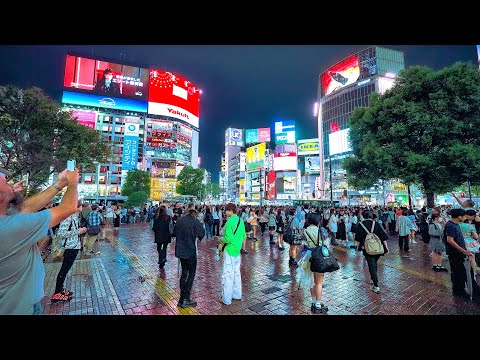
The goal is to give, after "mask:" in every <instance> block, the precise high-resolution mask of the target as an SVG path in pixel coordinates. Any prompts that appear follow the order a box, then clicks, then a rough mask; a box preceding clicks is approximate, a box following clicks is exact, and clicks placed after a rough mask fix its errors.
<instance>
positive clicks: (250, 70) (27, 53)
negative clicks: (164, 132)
mask: <svg viewBox="0 0 480 360" xmlns="http://www.w3.org/2000/svg"><path fill="white" fill-rule="evenodd" d="M368 46H369V45H128V46H123V45H93V46H88V45H21V46H15V45H0V85H8V84H13V85H16V86H19V87H22V88H25V87H30V86H37V87H40V88H42V89H44V90H45V91H46V93H47V94H49V95H50V96H51V97H52V98H54V99H55V100H57V101H58V102H60V101H61V95H62V85H63V70H64V66H65V65H64V61H65V55H66V54H67V52H72V53H75V54H78V55H80V56H82V55H83V56H85V57H94V58H95V57H98V58H102V59H105V60H110V61H112V62H117V63H123V64H127V65H136V66H141V67H149V66H151V67H158V68H160V69H166V70H167V71H172V72H174V73H178V74H179V75H181V76H184V77H185V78H187V79H188V80H190V81H191V82H193V83H194V84H195V85H197V86H198V87H200V88H201V89H202V91H203V94H202V95H201V100H200V149H199V155H200V156H201V157H202V164H201V166H202V167H205V168H206V169H207V170H208V171H210V172H211V173H212V181H213V182H218V173H219V171H220V157H221V154H222V152H223V150H224V134H225V129H226V128H227V127H238V128H257V127H271V128H272V131H273V124H274V122H275V121H278V120H295V121H296V127H297V139H302V138H311V137H317V126H316V122H315V119H314V117H313V103H314V102H315V101H316V98H317V87H318V76H319V74H320V73H321V72H322V71H324V70H326V69H327V68H328V67H330V66H331V65H334V64H335V63H336V62H338V61H340V60H342V59H343V58H345V57H347V56H349V55H351V54H353V53H355V52H357V51H359V50H361V49H364V48H366V47H368ZM381 46H384V47H388V48H392V49H396V50H400V51H403V52H404V53H405V62H406V66H407V67H408V66H412V65H426V66H429V67H431V68H434V69H441V68H443V67H446V66H449V65H451V64H453V63H454V62H456V61H470V62H474V63H476V62H477V53H476V47H475V45H408V46H403V45H381Z"/></svg>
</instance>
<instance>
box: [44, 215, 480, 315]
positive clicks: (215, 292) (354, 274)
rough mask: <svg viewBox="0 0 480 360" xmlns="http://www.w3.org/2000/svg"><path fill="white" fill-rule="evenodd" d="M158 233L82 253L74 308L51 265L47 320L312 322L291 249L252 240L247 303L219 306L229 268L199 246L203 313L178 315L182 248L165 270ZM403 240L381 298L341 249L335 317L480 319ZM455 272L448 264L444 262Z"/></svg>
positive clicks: (383, 273)
mask: <svg viewBox="0 0 480 360" xmlns="http://www.w3.org/2000/svg"><path fill="white" fill-rule="evenodd" d="M153 236H154V235H153V232H152V231H151V230H150V228H149V227H148V225H147V224H129V225H123V224H122V227H121V228H119V229H116V228H115V229H105V230H104V238H103V239H102V240H100V241H98V242H97V243H96V245H95V247H96V250H97V251H100V254H99V255H95V256H87V255H84V254H83V253H80V254H79V255H78V257H77V260H76V261H75V263H74V265H73V267H72V269H71V270H70V272H69V273H68V275H67V278H66V284H65V285H66V286H65V287H66V288H67V289H69V290H71V291H73V292H74V296H73V299H72V300H71V301H70V302H66V303H56V304H51V303H50V297H51V295H52V294H53V291H54V287H55V280H56V276H57V273H58V271H59V269H60V266H61V262H60V261H52V258H51V256H48V257H47V258H46V261H45V269H46V279H45V293H46V296H45V297H44V298H43V300H42V305H43V306H44V314H46V315H309V316H319V315H312V314H311V313H310V304H311V298H310V292H309V289H307V288H299V286H298V283H297V282H296V280H295V270H294V269H291V268H289V267H288V258H289V255H288V245H285V247H286V249H285V250H284V251H283V252H281V251H279V249H278V246H277V245H270V244H269V238H268V235H267V236H266V237H265V239H262V240H259V241H256V242H253V241H251V240H247V250H248V252H249V253H248V254H246V255H241V256H242V264H241V271H242V284H243V286H242V291H243V297H242V300H241V301H234V302H233V303H232V304H231V305H229V306H227V305H224V304H222V303H221V302H220V301H219V298H220V294H221V284H220V273H221V263H220V262H216V261H215V259H214V256H215V244H216V242H215V240H205V239H204V240H202V241H200V242H199V246H198V247H199V249H198V265H197V273H196V277H195V281H194V284H193V290H192V298H193V299H194V300H196V301H197V302H198V305H197V307H195V308H187V309H181V308H179V307H177V302H178V300H179V297H180V287H179V278H180V273H179V263H178V259H177V258H175V255H174V254H175V242H174V241H173V242H172V244H170V246H169V249H168V252H167V259H168V261H167V263H166V265H165V268H164V269H163V270H159V269H158V264H157V261H158V253H157V250H156V244H154V242H153ZM397 239H398V237H391V238H390V239H389V241H388V244H389V248H390V251H391V252H390V254H388V255H386V256H383V257H381V258H380V260H379V263H378V264H379V265H378V276H379V286H380V288H381V293H380V294H375V293H373V292H372V291H370V289H369V279H370V278H369V274H368V269H367V264H366V261H365V259H364V257H363V255H361V253H358V252H356V251H355V250H354V249H347V248H343V247H340V246H333V247H332V249H333V250H332V251H333V253H334V255H335V256H336V257H337V259H338V261H339V263H340V265H341V268H340V270H338V271H336V272H334V273H330V274H326V276H325V283H324V291H323V296H322V302H324V303H325V304H326V305H327V306H328V307H329V312H328V314H329V315H452V314H454V315H475V314H480V304H477V303H476V302H472V301H465V300H462V299H458V298H455V297H453V296H452V294H451V282H450V273H446V272H445V273H437V272H434V271H433V270H431V259H430V258H429V256H428V255H429V253H430V251H429V249H428V245H427V244H424V243H423V242H421V241H420V240H417V241H418V242H417V244H412V245H411V249H412V250H411V252H410V253H408V254H402V255H400V254H399V251H398V240H397ZM443 265H444V266H445V267H447V268H449V264H448V260H444V264H443Z"/></svg>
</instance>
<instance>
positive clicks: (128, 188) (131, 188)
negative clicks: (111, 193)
mask: <svg viewBox="0 0 480 360" xmlns="http://www.w3.org/2000/svg"><path fill="white" fill-rule="evenodd" d="M139 191H140V192H144V193H146V194H150V174H149V173H148V172H147V171H142V170H137V169H132V170H129V171H128V172H127V178H126V179H125V184H124V185H123V186H122V195H124V196H130V195H131V194H133V193H136V192H139ZM147 197H148V196H147Z"/></svg>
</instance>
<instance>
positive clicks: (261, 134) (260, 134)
mask: <svg viewBox="0 0 480 360" xmlns="http://www.w3.org/2000/svg"><path fill="white" fill-rule="evenodd" d="M270 140H271V139H270V128H259V129H246V130H245V142H246V143H247V144H253V143H258V142H269V141H270Z"/></svg>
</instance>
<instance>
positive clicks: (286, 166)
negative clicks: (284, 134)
mask: <svg viewBox="0 0 480 360" xmlns="http://www.w3.org/2000/svg"><path fill="white" fill-rule="evenodd" d="M273 169H274V170H275V171H286V170H297V156H296V153H294V152H287V153H279V154H275V156H274V158H273Z"/></svg>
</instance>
